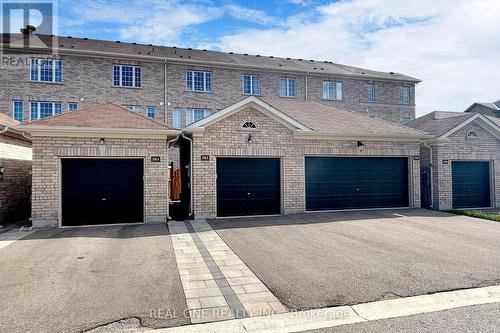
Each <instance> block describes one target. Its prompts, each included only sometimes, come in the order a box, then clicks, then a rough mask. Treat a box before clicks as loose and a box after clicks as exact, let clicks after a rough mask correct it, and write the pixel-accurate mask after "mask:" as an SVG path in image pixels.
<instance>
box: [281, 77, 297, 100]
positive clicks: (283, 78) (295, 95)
mask: <svg viewBox="0 0 500 333" xmlns="http://www.w3.org/2000/svg"><path fill="white" fill-rule="evenodd" d="M283 80H286V95H283V94H282V91H281V82H282V81H283ZM291 81H294V82H295V91H294V92H295V94H294V95H290V82H291ZM280 97H297V79H296V78H293V77H282V78H280Z"/></svg>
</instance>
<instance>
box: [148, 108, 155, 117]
mask: <svg viewBox="0 0 500 333" xmlns="http://www.w3.org/2000/svg"><path fill="white" fill-rule="evenodd" d="M147 111H148V117H150V118H153V119H154V117H156V108H155V107H154V106H148V107H147Z"/></svg>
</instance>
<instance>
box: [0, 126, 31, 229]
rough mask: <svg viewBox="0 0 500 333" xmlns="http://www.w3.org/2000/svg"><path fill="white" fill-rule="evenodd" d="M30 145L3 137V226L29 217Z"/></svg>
mask: <svg viewBox="0 0 500 333" xmlns="http://www.w3.org/2000/svg"><path fill="white" fill-rule="evenodd" d="M31 164H32V160H31V143H30V142H29V141H27V140H24V139H20V138H15V137H12V136H9V133H4V134H1V135H0V168H3V170H4V172H3V178H2V179H1V182H0V224H7V223H10V222H16V221H19V220H21V219H26V218H28V217H29V216H30V201H31V198H30V196H31Z"/></svg>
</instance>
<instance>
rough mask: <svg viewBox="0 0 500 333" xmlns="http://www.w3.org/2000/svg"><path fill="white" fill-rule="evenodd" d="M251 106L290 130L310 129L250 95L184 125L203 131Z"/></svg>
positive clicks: (196, 130)
mask: <svg viewBox="0 0 500 333" xmlns="http://www.w3.org/2000/svg"><path fill="white" fill-rule="evenodd" d="M249 107H251V108H252V109H253V110H255V111H257V112H260V113H262V114H264V115H266V116H267V117H268V118H271V119H273V120H274V121H276V122H278V123H280V124H282V125H283V126H285V127H287V128H289V129H290V130H298V131H311V129H310V128H308V127H307V126H305V125H304V124H302V123H300V122H298V121H297V120H295V119H293V118H292V117H290V116H288V115H287V114H285V113H283V112H281V111H279V110H278V109H276V108H274V107H272V106H271V105H269V104H267V103H265V102H264V101H262V100H261V99H259V98H257V97H255V96H250V97H247V98H245V99H243V100H241V101H239V102H237V103H234V104H233V105H231V106H228V107H227V108H224V109H222V110H220V111H218V112H216V113H214V114H212V115H210V116H208V117H206V118H204V119H202V120H200V121H197V122H195V123H193V124H191V125H189V126H187V127H186V131H188V132H192V133H195V132H203V131H204V130H205V128H207V127H209V126H212V125H213V124H215V123H217V122H220V121H222V120H223V119H225V118H227V117H230V116H232V115H234V114H236V113H239V112H241V111H242V110H245V109H247V108H249Z"/></svg>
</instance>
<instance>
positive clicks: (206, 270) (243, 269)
mask: <svg viewBox="0 0 500 333" xmlns="http://www.w3.org/2000/svg"><path fill="white" fill-rule="evenodd" d="M168 228H169V231H170V234H171V238H172V244H173V247H174V251H175V258H176V261H177V266H178V268H179V273H180V276H181V281H182V286H183V288H184V293H185V296H186V302H187V306H188V309H189V314H190V318H191V322H192V323H203V322H210V321H218V320H227V319H235V318H245V317H253V316H262V315H270V314H277V313H284V312H287V310H286V308H285V307H284V306H283V305H282V304H281V303H280V302H279V301H278V299H277V298H276V297H274V295H273V294H272V293H271V292H270V291H269V290H268V289H267V287H266V286H265V285H264V284H263V283H262V282H261V281H260V280H259V279H258V278H257V276H255V274H254V273H253V272H252V271H251V270H250V269H249V268H248V267H247V266H246V265H245V263H244V262H243V261H242V260H241V259H240V258H239V257H238V256H237V255H236V254H235V253H234V252H233V251H232V250H231V248H230V247H229V246H228V245H227V244H226V243H225V242H224V241H223V240H222V239H221V238H220V237H219V235H218V234H217V233H216V232H215V231H214V230H212V228H211V227H210V225H209V224H208V223H206V222H205V221H204V220H201V221H196V222H191V221H185V222H179V221H170V222H169V223H168Z"/></svg>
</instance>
